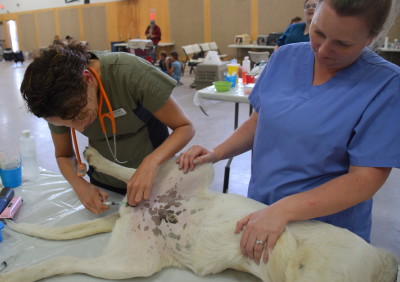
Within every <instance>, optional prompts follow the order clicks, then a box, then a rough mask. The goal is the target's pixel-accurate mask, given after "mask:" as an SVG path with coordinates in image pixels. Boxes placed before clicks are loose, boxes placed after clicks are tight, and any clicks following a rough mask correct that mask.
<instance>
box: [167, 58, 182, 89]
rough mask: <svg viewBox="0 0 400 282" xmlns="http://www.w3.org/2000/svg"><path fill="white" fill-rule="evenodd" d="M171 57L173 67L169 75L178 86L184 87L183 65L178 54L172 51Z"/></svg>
mask: <svg viewBox="0 0 400 282" xmlns="http://www.w3.org/2000/svg"><path fill="white" fill-rule="evenodd" d="M169 55H170V57H171V67H170V68H169V69H168V74H169V75H170V76H172V78H173V79H175V80H176V83H177V85H182V82H181V76H182V63H181V61H179V56H178V53H177V52H176V51H172V52H171V53H170V54H169Z"/></svg>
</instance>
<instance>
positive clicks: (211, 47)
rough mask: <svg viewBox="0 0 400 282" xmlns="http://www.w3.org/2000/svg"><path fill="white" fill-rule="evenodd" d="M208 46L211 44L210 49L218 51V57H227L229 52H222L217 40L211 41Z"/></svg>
mask: <svg viewBox="0 0 400 282" xmlns="http://www.w3.org/2000/svg"><path fill="white" fill-rule="evenodd" d="M208 46H210V50H211V51H217V52H218V57H220V58H225V57H227V56H228V55H227V54H221V51H220V50H219V49H218V45H217V43H216V42H214V41H213V42H209V43H208Z"/></svg>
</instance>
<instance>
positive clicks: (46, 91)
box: [20, 43, 90, 120]
mask: <svg viewBox="0 0 400 282" xmlns="http://www.w3.org/2000/svg"><path fill="white" fill-rule="evenodd" d="M89 60H90V55H89V53H88V52H87V51H86V47H85V46H84V45H83V44H80V43H77V44H70V45H52V46H50V47H49V48H47V49H45V50H43V51H42V52H41V54H40V56H39V57H37V58H35V59H34V60H33V62H32V63H31V64H30V65H29V66H28V68H27V69H26V72H25V75H24V80H23V81H22V84H21V88H20V91H21V94H22V98H23V99H24V100H25V102H26V104H27V107H28V110H29V111H30V112H32V113H33V114H34V115H36V116H37V117H44V118H46V117H60V118H61V119H65V120H71V119H75V118H77V117H79V114H80V112H81V110H82V109H83V108H84V107H85V106H86V104H87V84H86V82H85V81H84V80H83V71H84V69H85V68H86V67H87V65H88V64H89Z"/></svg>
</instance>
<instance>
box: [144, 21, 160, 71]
mask: <svg viewBox="0 0 400 282" xmlns="http://www.w3.org/2000/svg"><path fill="white" fill-rule="evenodd" d="M145 35H146V38H147V39H150V40H151V41H152V42H153V51H152V53H151V55H152V57H153V63H154V62H155V61H156V52H157V45H158V42H160V40H161V29H160V27H159V26H158V25H156V21H155V20H151V21H150V24H149V25H148V26H147V28H146V31H145Z"/></svg>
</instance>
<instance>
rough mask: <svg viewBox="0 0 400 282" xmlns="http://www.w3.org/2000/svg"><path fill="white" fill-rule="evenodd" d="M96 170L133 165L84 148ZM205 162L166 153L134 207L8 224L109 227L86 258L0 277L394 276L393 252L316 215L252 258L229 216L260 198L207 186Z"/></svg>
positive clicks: (55, 236)
mask: <svg viewBox="0 0 400 282" xmlns="http://www.w3.org/2000/svg"><path fill="white" fill-rule="evenodd" d="M85 157H86V159H87V160H88V162H89V163H90V164H91V165H92V166H94V167H95V168H96V169H97V170H98V171H101V172H104V173H108V174H110V175H113V176H115V177H116V178H118V179H121V180H123V181H125V182H126V181H127V180H128V179H129V178H130V177H131V175H132V174H133V173H134V170H133V169H129V168H124V167H121V166H119V165H117V164H114V163H111V162H109V161H107V160H105V159H104V158H102V157H101V156H100V155H99V154H98V152H97V151H95V150H94V149H93V148H88V149H87V150H86V151H85ZM212 177H213V167H212V165H211V164H204V165H200V166H198V167H196V169H195V170H194V171H193V172H190V173H188V174H184V173H183V172H182V171H180V170H179V169H178V167H177V165H176V164H175V163H174V161H173V160H170V161H168V162H166V163H165V164H164V165H163V166H162V167H161V168H160V169H159V172H158V175H157V178H156V180H155V184H154V187H153V189H152V192H151V197H150V199H149V200H148V201H144V202H142V203H140V204H139V205H138V206H137V207H134V208H133V207H129V206H125V205H122V206H121V207H120V209H119V215H118V214H117V215H112V216H108V217H105V218H100V219H97V220H93V221H90V222H86V223H82V224H78V225H73V226H67V227H46V226H38V225H30V224H14V223H11V222H9V227H11V228H12V229H14V230H16V231H18V232H21V233H25V234H29V235H32V236H37V237H41V238H46V239H50V240H68V239H74V238H79V237H83V236H88V235H91V234H96V233H101V232H110V231H111V230H112V234H111V238H110V242H109V244H108V246H107V248H106V249H105V252H104V254H103V255H102V256H100V257H97V258H92V259H80V258H75V257H57V258H54V259H52V260H50V261H46V262H43V263H41V264H38V265H35V266H32V267H30V268H26V269H16V270H13V271H11V272H8V273H4V274H1V275H0V281H4V282H5V281H7V282H13V281H15V282H21V281H24V282H28V281H36V280H39V279H42V278H45V277H50V276H54V275H59V274H72V273H86V274H88V275H91V276H95V277H100V278H105V279H125V278H133V277H146V276H150V275H152V274H154V273H156V272H158V271H160V270H161V269H162V268H164V267H170V266H175V267H181V268H188V269H190V270H192V271H193V272H195V273H196V274H198V275H207V274H212V273H218V272H221V271H223V270H225V269H228V268H231V269H236V270H239V271H245V272H249V273H252V274H253V275H255V276H257V277H259V278H260V279H262V280H263V281H270V282H279V281H288V282H289V281H298V282H310V281H325V282H330V281H332V282H333V281H340V282H343V281H349V282H357V281H359V282H367V281H371V282H375V281H379V282H386V281H387V282H393V281H395V277H396V273H397V261H396V258H395V257H394V256H393V255H391V254H389V253H388V252H386V251H383V250H381V249H377V248H375V247H373V246H372V245H370V244H368V243H366V242H365V241H364V240H363V239H361V238H359V237H358V236H356V235H355V234H353V233H351V232H349V231H347V230H345V229H341V228H338V227H335V226H332V225H329V224H326V223H322V222H318V221H302V222H294V223H290V224H289V225H288V226H287V228H286V230H285V231H284V232H283V233H282V235H281V236H280V237H279V239H278V241H277V244H276V246H275V248H274V249H273V251H272V253H271V254H270V258H269V261H268V263H267V264H264V263H260V264H259V265H257V264H256V263H255V262H253V261H252V260H250V259H248V258H246V257H244V256H243V255H242V254H241V252H240V247H239V242H240V236H241V235H240V234H234V230H235V226H236V222H237V221H238V220H239V219H241V218H242V217H244V216H246V215H248V214H249V213H251V212H253V211H256V210H258V209H260V208H262V207H264V206H265V205H263V204H261V203H258V202H256V201H253V200H251V199H248V198H245V197H242V196H239V195H235V194H221V193H215V192H212V191H210V190H208V188H209V186H210V184H211V181H212Z"/></svg>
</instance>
